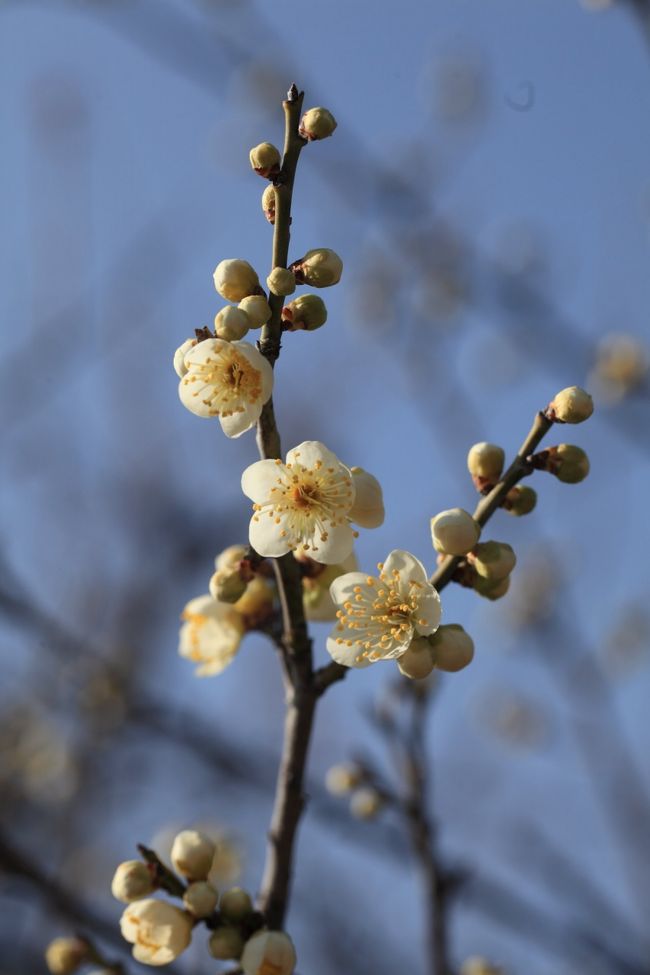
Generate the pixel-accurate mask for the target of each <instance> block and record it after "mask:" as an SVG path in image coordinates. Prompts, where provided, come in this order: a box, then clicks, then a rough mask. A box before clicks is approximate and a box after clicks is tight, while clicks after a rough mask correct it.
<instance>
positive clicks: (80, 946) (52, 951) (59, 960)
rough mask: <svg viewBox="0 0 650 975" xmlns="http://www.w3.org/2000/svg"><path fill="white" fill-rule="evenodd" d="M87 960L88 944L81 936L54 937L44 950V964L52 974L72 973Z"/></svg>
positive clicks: (65, 974)
mask: <svg viewBox="0 0 650 975" xmlns="http://www.w3.org/2000/svg"><path fill="white" fill-rule="evenodd" d="M87 960H88V944H87V942H86V941H83V940H82V939H81V938H55V939H54V941H52V942H50V944H49V945H48V946H47V948H46V950H45V964H46V965H47V967H48V968H49V970H50V972H51V973H52V975H73V972H76V971H77V969H78V968H79V966H80V965H81V964H82V963H83V962H84V961H87Z"/></svg>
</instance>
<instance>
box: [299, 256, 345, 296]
mask: <svg viewBox="0 0 650 975" xmlns="http://www.w3.org/2000/svg"><path fill="white" fill-rule="evenodd" d="M291 270H292V271H293V272H294V274H295V275H296V281H297V282H298V283H299V284H308V285H310V286H311V287H312V288H329V287H330V286H331V285H333V284H338V282H339V281H340V280H341V274H342V273H343V261H342V260H341V258H340V257H339V255H338V254H337V253H336V252H335V251H333V250H330V248H329V247H316V248H315V249H314V250H310V251H307V253H306V254H305V256H304V257H301V258H300V260H299V261H294V263H293V264H292V265H291Z"/></svg>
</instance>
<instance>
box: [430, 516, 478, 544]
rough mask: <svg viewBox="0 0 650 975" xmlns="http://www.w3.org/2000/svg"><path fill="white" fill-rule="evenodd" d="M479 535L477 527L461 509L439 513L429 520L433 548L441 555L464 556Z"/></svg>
mask: <svg viewBox="0 0 650 975" xmlns="http://www.w3.org/2000/svg"><path fill="white" fill-rule="evenodd" d="M480 534H481V529H480V527H479V525H478V524H477V522H476V521H474V519H473V518H472V516H471V515H470V513H469V512H468V511H465V510H464V509H463V508H450V509H449V510H448V511H441V512H440V513H439V514H437V515H435V517H433V518H432V519H431V537H432V539H433V547H434V548H435V550H436V551H437V552H442V553H443V555H466V554H467V553H468V552H469V551H470V550H471V549H473V548H474V546H475V545H476V543H477V542H478V539H479V535H480Z"/></svg>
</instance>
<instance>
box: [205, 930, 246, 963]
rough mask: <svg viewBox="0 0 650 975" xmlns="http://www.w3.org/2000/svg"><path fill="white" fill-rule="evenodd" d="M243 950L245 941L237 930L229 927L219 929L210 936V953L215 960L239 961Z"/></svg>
mask: <svg viewBox="0 0 650 975" xmlns="http://www.w3.org/2000/svg"><path fill="white" fill-rule="evenodd" d="M243 950H244V939H243V938H242V936H241V934H240V933H239V931H238V930H237V928H230V927H228V926H225V927H222V928H217V930H216V931H214V932H213V933H212V934H211V935H210V940H209V941H208V951H209V952H210V954H211V955H212V957H213V958H218V959H219V960H220V961H228V960H229V959H235V960H238V959H239V958H240V957H241V953H242V951H243Z"/></svg>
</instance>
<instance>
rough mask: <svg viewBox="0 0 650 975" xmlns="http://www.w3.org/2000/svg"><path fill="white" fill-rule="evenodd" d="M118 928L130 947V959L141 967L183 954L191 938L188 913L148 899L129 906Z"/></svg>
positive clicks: (163, 961)
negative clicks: (132, 958) (131, 955)
mask: <svg viewBox="0 0 650 975" xmlns="http://www.w3.org/2000/svg"><path fill="white" fill-rule="evenodd" d="M120 928H121V930H122V936H123V937H124V938H125V939H126V940H127V941H130V942H131V944H132V945H133V949H132V953H133V957H134V958H135V960H136V961H139V962H142V964H144V965H168V964H169V963H170V962H172V961H174V959H175V958H178V956H179V955H180V954H181V952H183V951H185V949H186V948H187V946H188V945H189V943H190V940H191V937H192V920H191V918H190V917H189V915H188V914H186V913H185V912H184V911H181V910H179V909H178V908H177V907H174V906H173V905H172V904H168V903H167V902H166V901H159V900H155V899H154V898H151V897H150V898H147V899H146V900H143V901H136V902H135V903H134V904H129V906H128V907H127V909H126V910H125V911H124V913H123V914H122V918H121V920H120Z"/></svg>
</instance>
